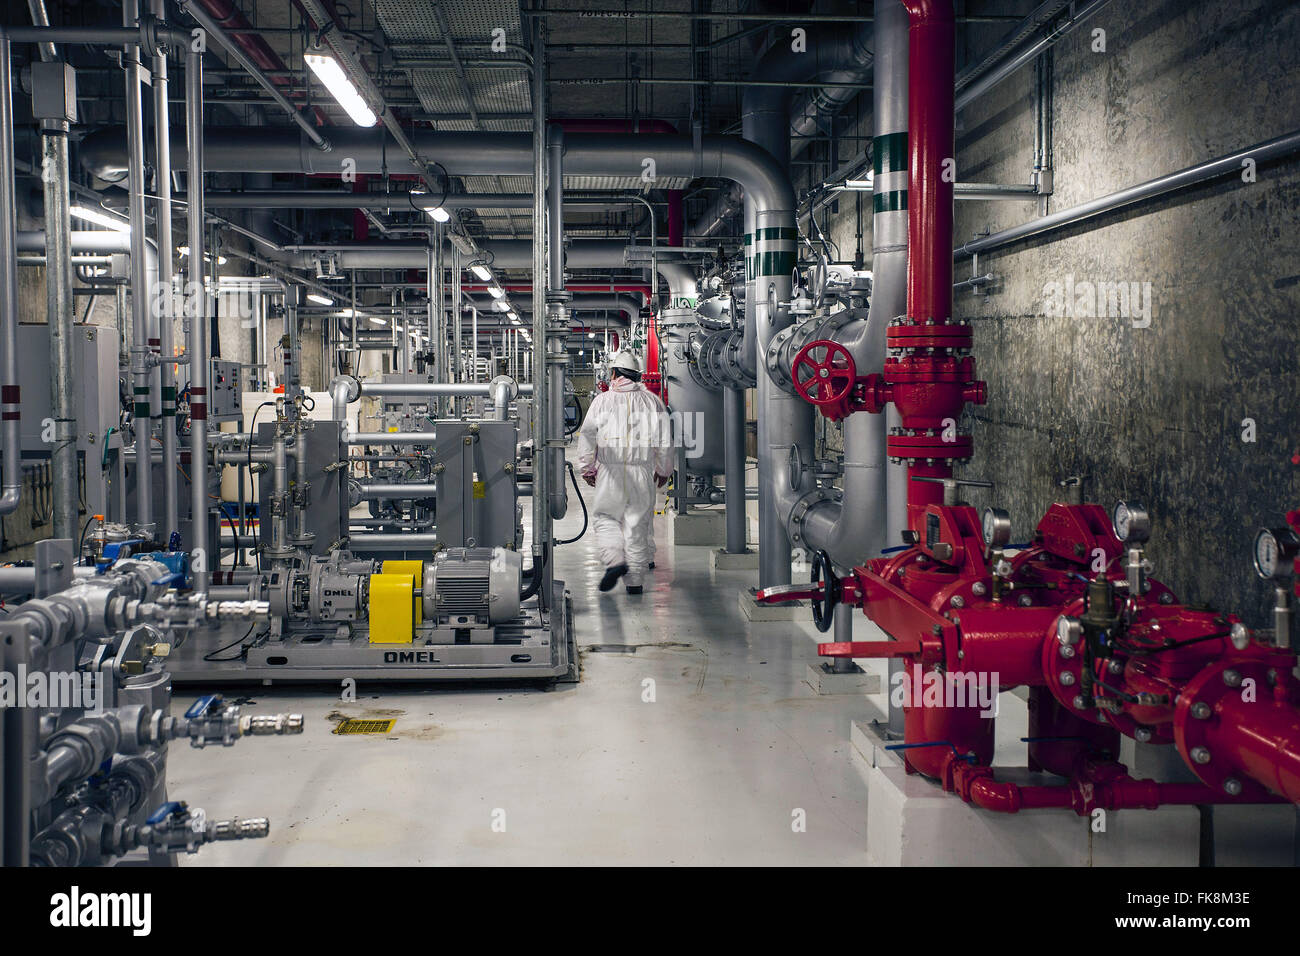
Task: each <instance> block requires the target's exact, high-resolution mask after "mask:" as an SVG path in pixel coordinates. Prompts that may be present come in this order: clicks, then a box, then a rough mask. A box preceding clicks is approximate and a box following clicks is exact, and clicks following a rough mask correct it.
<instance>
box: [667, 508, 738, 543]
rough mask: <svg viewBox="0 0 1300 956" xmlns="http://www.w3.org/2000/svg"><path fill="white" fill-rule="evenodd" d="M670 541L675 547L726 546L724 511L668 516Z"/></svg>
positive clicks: (671, 514) (670, 514)
mask: <svg viewBox="0 0 1300 956" xmlns="http://www.w3.org/2000/svg"><path fill="white" fill-rule="evenodd" d="M668 540H669V541H670V542H671V543H672V544H673V545H674V546H677V545H701V544H702V545H710V546H714V547H716V546H718V545H721V544H725V543H726V540H727V517H726V514H725V513H724V512H722V511H692V512H690V513H689V514H684V515H679V514H677V513H675V512H669V514H668Z"/></svg>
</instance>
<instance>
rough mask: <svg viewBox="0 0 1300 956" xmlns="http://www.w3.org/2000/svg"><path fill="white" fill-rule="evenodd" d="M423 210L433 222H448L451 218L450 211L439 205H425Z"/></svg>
mask: <svg viewBox="0 0 1300 956" xmlns="http://www.w3.org/2000/svg"><path fill="white" fill-rule="evenodd" d="M424 211H425V212H427V213H428V214H429V216H430V218H431V219H433V221H434V222H448V221H450V219H451V213H449V212H447V210H445V209H443V208H442V207H441V206H426V207H425V208H424Z"/></svg>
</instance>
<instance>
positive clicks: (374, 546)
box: [348, 532, 438, 551]
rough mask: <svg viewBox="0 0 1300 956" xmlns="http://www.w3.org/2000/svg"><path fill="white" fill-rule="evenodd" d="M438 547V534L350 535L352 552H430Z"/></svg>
mask: <svg viewBox="0 0 1300 956" xmlns="http://www.w3.org/2000/svg"><path fill="white" fill-rule="evenodd" d="M437 545H438V535H437V534H375V533H371V532H364V533H360V534H357V533H353V534H350V535H348V548H349V549H350V550H352V551H430V550H432V549H433V548H435V547H437Z"/></svg>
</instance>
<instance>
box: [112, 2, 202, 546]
mask: <svg viewBox="0 0 1300 956" xmlns="http://www.w3.org/2000/svg"><path fill="white" fill-rule="evenodd" d="M122 17H123V19H124V21H125V22H126V23H127V24H128V25H130V24H132V23H134V22H135V21H136V20H137V19H138V17H139V10H138V8H137V4H136V3H135V2H132V0H128V2H127V3H124V4H123V5H122ZM122 63H123V67H124V70H123V72H124V73H125V76H126V127H127V153H128V163H127V165H128V174H127V178H128V180H129V188H130V200H129V208H130V217H129V218H130V220H131V234H130V237H131V330H132V332H131V334H132V342H131V380H132V384H133V392H134V395H135V469H136V470H135V488H136V496H135V498H136V523H137V525H138V526H139V530H140V531H142V532H144V533H145V534H153V532H154V530H155V525H154V518H153V467H152V465H151V464H150V458H151V455H152V451H153V421H152V419H151V417H150V416H151V414H152V410H153V408H152V406H153V403H152V402H151V401H150V394H149V392H150V389H149V386H150V380H151V378H152V375H151V374H150V368H151V366H150V358H151V357H152V349H151V348H150V346H149V338H150V335H149V326H150V318H151V316H150V302H151V300H152V298H153V296H151V295H150V290H149V280H148V275H147V273H146V271H145V257H144V248H145V216H144V194H145V182H144V106H143V102H142V99H141V94H140V71H141V65H140V51H139V48H138V47H137V46H135V45H128V46H127V47H125V49H124V51H123V57H122ZM200 261H202V260H201V257H200Z"/></svg>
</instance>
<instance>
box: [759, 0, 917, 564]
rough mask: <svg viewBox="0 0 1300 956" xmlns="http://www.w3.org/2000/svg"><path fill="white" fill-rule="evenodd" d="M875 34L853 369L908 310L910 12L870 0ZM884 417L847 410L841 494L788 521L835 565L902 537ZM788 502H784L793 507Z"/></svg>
mask: <svg viewBox="0 0 1300 956" xmlns="http://www.w3.org/2000/svg"><path fill="white" fill-rule="evenodd" d="M875 34H876V41H875V44H876V61H875V70H874V74H875V82H874V85H873V99H874V116H873V123H874V126H875V135H874V138H873V139H874V155H875V169H874V182H873V193H874V195H875V196H876V197H877V198H876V201H875V202H874V204H873V205H874V208H875V209H876V210H877V211H876V212H875V214H874V215H873V216H872V219H871V230H872V238H871V249H872V256H871V268H872V273H873V281H872V293H871V308H870V310H869V313H868V316H867V319H866V321H865V322H856V323H853V324H850V325H847V326H845V327H844V328H843V329H842V334H841V335H840V336H837V339H838V340H839V341H840V342H841V344H843V345H844V346H845V347H846V348H848V350H849V351H850V353H851V354H852V355H853V360H854V363H855V364H856V365H857V368H858V374H859V375H863V374H867V373H869V372H879V371H881V369H882V366H883V364H884V358H885V344H886V333H887V331H888V327H889V322H890V320H891V319H893V318H895V317H896V316H899V315H903V314H905V313H906V311H907V201H906V198H907V175H908V173H907V156H908V152H907V43H908V16H907V11H906V10H905V9H904V8H903V5H902V3H900V2H899V0H884V2H881V3H878V4H877V5H876V23H875ZM881 197H883V198H881ZM881 210H885V211H881ZM889 411H891V412H892V411H893V406H892V405H891V406H889ZM889 424H897V421H894V422H888V421H887V420H886V416H885V415H871V414H867V413H865V412H858V413H856V414H853V415H850V416H849V417H848V418H846V419H845V420H844V426H843V428H844V479H843V499H842V501H829V500H828V501H821V502H818V503H816V504H814V505H812V506H811V507H810V508H809V509H808V512H807V514H806V516H805V517H804V518H803V520H802V521H792V522H791V524H792V527H791V528H790V530H791V533H792V534H800V535H801V536H802V538H803V540H804V542H805V543H806V544H807V546H808V547H810V548H813V549H825V550H826V551H827V552H828V553H829V554H830V556H831V559H832V561H833V562H834V563H835V565H837V566H838V567H841V568H848V567H853V566H855V565H859V564H862V563H863V562H864V561H865V560H866V559H867V558H868V557H872V556H874V555H876V554H878V553H879V552H880V551H881V549H883V548H884V547H887V546H889V545H892V544H899V543H900V537H899V532H901V530H902V528H903V527H904V526H905V525H904V522H905V521H906V517H907V469H906V468H905V467H903V466H900V465H888V464H886V462H887V458H886V454H885V433H886V427H887V425H889ZM794 504H795V502H793V501H790V502H786V503H785V505H786V507H791V508H792V507H793V505H794ZM783 510H784V509H783ZM787 513H789V512H787Z"/></svg>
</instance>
